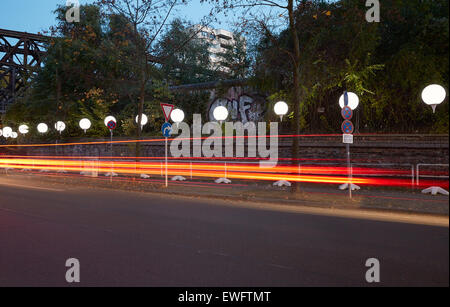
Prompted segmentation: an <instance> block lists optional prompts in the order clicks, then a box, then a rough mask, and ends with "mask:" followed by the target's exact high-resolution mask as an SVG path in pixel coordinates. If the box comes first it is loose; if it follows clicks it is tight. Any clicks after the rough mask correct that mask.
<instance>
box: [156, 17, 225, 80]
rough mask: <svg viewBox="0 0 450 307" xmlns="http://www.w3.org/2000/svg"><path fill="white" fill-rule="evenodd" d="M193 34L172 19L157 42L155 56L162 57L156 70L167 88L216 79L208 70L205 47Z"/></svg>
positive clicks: (208, 59) (187, 25) (207, 55)
mask: <svg viewBox="0 0 450 307" xmlns="http://www.w3.org/2000/svg"><path fill="white" fill-rule="evenodd" d="M185 24H186V25H185ZM197 31H198V29H196V28H194V27H193V26H192V25H190V24H189V23H187V22H183V21H182V20H180V19H175V20H174V21H172V23H171V24H170V28H169V30H168V31H167V32H165V33H164V34H163V35H162V37H161V39H160V41H159V42H158V44H157V49H158V52H157V54H158V57H160V58H163V57H164V61H163V63H161V67H160V71H161V74H162V75H163V77H164V78H165V79H167V80H168V82H169V84H170V85H179V84H190V83H199V82H205V81H210V80H213V79H214V78H216V77H217V74H216V73H215V72H214V71H212V69H211V61H210V53H209V51H208V48H209V46H208V44H207V43H206V41H204V40H201V39H197V38H196V37H195V34H196V32H197ZM193 35H194V38H192V36H193ZM181 45H182V47H181V48H180V47H179V46H181Z"/></svg>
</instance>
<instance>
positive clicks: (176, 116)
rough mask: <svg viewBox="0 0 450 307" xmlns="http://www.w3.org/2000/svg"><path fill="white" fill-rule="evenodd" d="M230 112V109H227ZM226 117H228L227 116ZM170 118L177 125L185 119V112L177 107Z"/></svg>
mask: <svg viewBox="0 0 450 307" xmlns="http://www.w3.org/2000/svg"><path fill="white" fill-rule="evenodd" d="M227 112H228V111H227ZM225 118H226V117H225ZM170 119H171V120H172V121H173V122H174V123H176V124H177V125H178V124H179V123H181V122H182V121H183V119H184V112H183V110H181V109H175V110H173V111H172V112H171V113H170Z"/></svg>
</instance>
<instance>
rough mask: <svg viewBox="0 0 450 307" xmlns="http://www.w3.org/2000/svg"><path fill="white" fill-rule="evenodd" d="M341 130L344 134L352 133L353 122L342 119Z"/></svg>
mask: <svg viewBox="0 0 450 307" xmlns="http://www.w3.org/2000/svg"><path fill="white" fill-rule="evenodd" d="M341 128H342V132H343V133H345V134H352V133H353V130H354V129H355V127H354V126H353V123H352V122H351V121H349V120H344V121H343V122H342V126H341Z"/></svg>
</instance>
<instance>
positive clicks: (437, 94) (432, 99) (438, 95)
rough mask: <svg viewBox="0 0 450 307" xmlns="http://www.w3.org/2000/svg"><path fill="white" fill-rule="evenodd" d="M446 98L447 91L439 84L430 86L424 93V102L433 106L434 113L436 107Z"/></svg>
mask: <svg viewBox="0 0 450 307" xmlns="http://www.w3.org/2000/svg"><path fill="white" fill-rule="evenodd" d="M446 96H447V93H446V91H445V89H444V88H443V87H442V86H440V85H439V84H431V85H428V86H427V87H426V88H424V89H423V91H422V100H423V102H425V103H426V104H427V105H429V106H431V108H432V109H433V113H434V112H435V111H436V106H437V105H438V104H441V103H442V102H443V101H444V99H445V97H446Z"/></svg>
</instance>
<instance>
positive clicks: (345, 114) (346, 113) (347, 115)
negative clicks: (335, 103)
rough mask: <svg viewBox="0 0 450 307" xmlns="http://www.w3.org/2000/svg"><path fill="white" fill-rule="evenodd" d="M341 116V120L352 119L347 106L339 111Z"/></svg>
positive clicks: (351, 112)
mask: <svg viewBox="0 0 450 307" xmlns="http://www.w3.org/2000/svg"><path fill="white" fill-rule="evenodd" d="M341 115H342V118H343V119H346V120H351V119H352V117H353V111H352V109H351V108H350V107H349V106H345V107H343V108H342V110H341Z"/></svg>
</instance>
